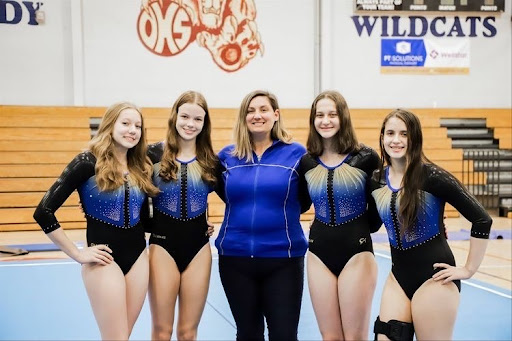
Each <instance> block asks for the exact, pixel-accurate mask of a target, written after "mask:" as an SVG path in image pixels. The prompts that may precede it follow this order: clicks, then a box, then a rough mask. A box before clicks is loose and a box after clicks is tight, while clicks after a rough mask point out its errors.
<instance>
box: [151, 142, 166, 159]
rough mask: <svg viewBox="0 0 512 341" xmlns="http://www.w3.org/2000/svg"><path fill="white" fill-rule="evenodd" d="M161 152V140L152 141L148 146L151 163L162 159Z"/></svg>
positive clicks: (162, 146)
mask: <svg viewBox="0 0 512 341" xmlns="http://www.w3.org/2000/svg"><path fill="white" fill-rule="evenodd" d="M163 153H164V144H163V142H157V143H152V144H150V145H149V146H148V156H149V159H150V160H151V162H152V163H153V164H155V163H158V162H160V161H161V160H162V155H163Z"/></svg>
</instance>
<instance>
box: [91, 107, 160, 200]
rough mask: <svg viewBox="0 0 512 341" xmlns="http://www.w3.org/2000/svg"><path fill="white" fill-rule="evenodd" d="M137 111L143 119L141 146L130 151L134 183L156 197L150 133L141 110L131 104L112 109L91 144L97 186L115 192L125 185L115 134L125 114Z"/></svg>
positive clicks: (128, 160) (129, 162) (108, 110)
mask: <svg viewBox="0 0 512 341" xmlns="http://www.w3.org/2000/svg"><path fill="white" fill-rule="evenodd" d="M126 109H133V110H136V111H137V112H138V113H139V115H140V119H141V123H142V126H141V135H140V140H139V143H137V144H136V145H135V146H134V147H133V148H130V149H128V152H127V155H126V158H127V166H128V171H129V172H130V175H129V177H130V181H131V182H132V183H133V184H135V185H136V186H137V187H139V188H140V189H141V190H142V191H143V192H145V193H147V194H148V195H151V196H154V195H156V194H158V192H159V190H158V188H156V187H155V186H154V185H153V182H152V179H151V175H152V173H153V167H152V165H151V161H150V160H149V157H148V156H147V142H146V131H145V128H144V118H143V117H142V112H141V110H140V109H139V108H138V107H137V106H136V105H134V104H132V103H129V102H120V103H115V104H113V105H111V106H110V107H109V108H108V109H107V111H106V112H105V114H104V115H103V119H102V120H101V124H100V126H99V128H98V133H97V134H96V136H95V137H94V138H93V139H92V140H91V141H90V142H89V149H90V151H91V152H92V154H93V155H94V156H95V157H96V166H95V172H96V183H97V184H98V187H99V189H100V190H101V191H112V190H114V189H116V188H119V187H120V186H122V185H123V184H124V181H125V179H124V176H123V170H122V166H121V163H120V162H119V161H118V160H117V157H116V156H115V155H114V148H115V145H114V143H115V142H114V139H113V138H112V132H113V131H114V125H115V123H116V121H117V119H118V118H119V115H120V114H121V112H122V111H123V110H126Z"/></svg>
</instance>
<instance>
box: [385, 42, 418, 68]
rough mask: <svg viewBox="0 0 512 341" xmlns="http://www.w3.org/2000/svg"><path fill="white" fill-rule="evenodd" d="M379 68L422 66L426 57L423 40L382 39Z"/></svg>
mask: <svg viewBox="0 0 512 341" xmlns="http://www.w3.org/2000/svg"><path fill="white" fill-rule="evenodd" d="M381 51H382V54H381V55H382V59H381V63H380V65H381V66H423V65H424V64H425V60H426V57H427V52H426V50H425V44H424V43H423V39H382V41H381Z"/></svg>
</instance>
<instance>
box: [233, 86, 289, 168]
mask: <svg viewBox="0 0 512 341" xmlns="http://www.w3.org/2000/svg"><path fill="white" fill-rule="evenodd" d="M260 96H262V97H266V98H268V101H269V102H270V105H271V106H272V110H273V111H276V110H279V103H278V102H277V97H276V96H275V95H274V94H272V93H270V92H268V91H266V90H255V91H253V92H251V93H249V94H248V95H246V96H245V97H244V99H243V100H242V104H241V105H240V110H239V111H238V119H237V121H236V124H235V130H234V138H235V149H234V150H233V156H236V157H238V158H239V159H244V158H245V159H246V160H247V161H248V162H252V161H253V156H252V152H253V145H252V135H251V133H250V132H249V127H247V121H246V116H247V113H248V111H249V105H250V104H251V101H252V100H253V99H254V98H256V97H260ZM270 138H271V139H272V140H280V141H282V142H284V143H290V142H291V139H292V138H291V136H290V134H289V133H288V132H287V131H286V129H284V126H283V121H282V120H281V113H279V117H278V119H277V121H276V122H274V126H273V127H272V130H271V131H270Z"/></svg>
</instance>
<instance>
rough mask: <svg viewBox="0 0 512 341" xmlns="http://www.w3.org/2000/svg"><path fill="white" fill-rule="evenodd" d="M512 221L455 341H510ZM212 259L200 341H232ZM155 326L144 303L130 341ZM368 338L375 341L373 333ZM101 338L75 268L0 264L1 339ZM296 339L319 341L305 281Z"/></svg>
mask: <svg viewBox="0 0 512 341" xmlns="http://www.w3.org/2000/svg"><path fill="white" fill-rule="evenodd" d="M511 222H512V220H511V219H506V218H495V223H494V225H493V231H492V234H491V240H490V243H489V247H488V249H487V253H486V257H485V259H484V261H483V263H482V266H481V268H480V270H479V271H478V273H477V274H475V276H474V277H473V278H472V279H470V280H468V281H463V284H462V293H461V304H460V308H459V313H458V317H457V322H456V326H455V332H454V339H455V340H511V339H512V327H511V323H510V321H511V320H512V286H511V283H512V281H511V273H512V271H511V264H512V259H511V258H512V257H511V252H512V243H511V239H510V238H511ZM446 225H447V228H448V232H449V240H450V245H451V247H452V250H453V252H454V254H455V257H456V259H457V263H458V264H464V262H465V257H466V255H467V250H468V247H469V241H468V239H469V228H470V225H469V223H468V222H467V221H466V220H465V219H463V218H452V219H447V220H446ZM217 230H218V229H217ZM306 230H307V229H306ZM67 233H68V235H69V236H70V238H71V239H72V240H74V241H75V242H77V244H83V241H84V240H85V233H84V230H74V231H67ZM306 233H307V231H306ZM498 238H499V239H498ZM373 239H374V247H375V255H376V259H377V262H378V267H379V277H378V282H377V289H376V291H375V297H374V300H373V306H372V317H371V319H372V322H373V321H374V320H375V317H376V316H377V314H378V307H379V303H380V296H381V292H382V287H383V285H384V281H385V278H386V276H387V274H388V273H389V270H390V267H391V262H390V257H389V247H388V246H387V240H386V236H385V233H384V230H383V229H381V230H380V231H379V232H378V233H376V234H374V235H373ZM213 240H214V237H212V242H213ZM48 242H49V240H48V239H46V237H45V236H44V234H43V233H42V232H40V231H37V232H2V233H0V245H3V246H6V245H24V246H26V247H27V248H35V246H37V245H39V246H43V248H44V245H41V244H45V245H48V244H47V243H48ZM212 252H213V256H214V261H213V267H212V278H211V283H210V291H209V294H208V299H207V304H206V308H205V311H204V314H203V318H202V320H201V324H200V326H199V335H198V337H199V339H200V340H234V339H235V324H234V321H233V317H232V315H231V313H230V310H229V306H228V304H227V301H226V298H225V295H224V292H223V290H222V285H221V284H220V279H219V275H218V261H217V254H216V250H215V248H212ZM440 304H442V303H441V302H440ZM150 325H151V316H150V312H149V305H148V303H147V301H146V304H145V305H144V307H143V310H142V312H141V315H140V317H139V319H138V321H137V324H136V325H135V328H134V330H133V333H132V337H131V339H132V340H147V339H149V338H150V328H151V327H150ZM371 328H372V327H370V329H371ZM369 335H371V337H372V338H373V334H371V330H370V331H369ZM99 338H100V334H99V331H98V329H97V327H96V323H95V320H94V316H93V314H92V311H91V308H90V306H89V303H88V300H87V295H86V293H85V289H84V287H83V284H82V281H81V275H80V266H79V265H78V264H77V263H75V262H73V261H71V260H69V259H68V258H67V257H66V256H65V255H63V254H62V253H61V252H56V251H47V252H30V253H29V254H28V255H24V256H13V257H2V258H0V340H36V339H38V340H91V339H99ZM173 339H175V338H173ZM299 339H300V340H321V336H320V333H319V331H318V327H317V324H316V320H315V316H314V313H313V309H312V306H311V301H310V297H309V292H308V289H307V282H306V283H305V290H304V297H303V305H302V311H301V319H300V324H299Z"/></svg>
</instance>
